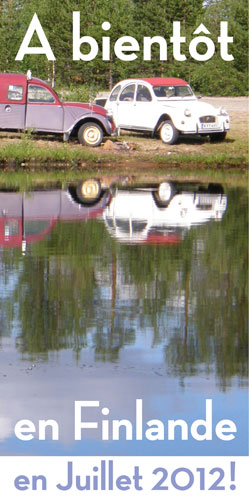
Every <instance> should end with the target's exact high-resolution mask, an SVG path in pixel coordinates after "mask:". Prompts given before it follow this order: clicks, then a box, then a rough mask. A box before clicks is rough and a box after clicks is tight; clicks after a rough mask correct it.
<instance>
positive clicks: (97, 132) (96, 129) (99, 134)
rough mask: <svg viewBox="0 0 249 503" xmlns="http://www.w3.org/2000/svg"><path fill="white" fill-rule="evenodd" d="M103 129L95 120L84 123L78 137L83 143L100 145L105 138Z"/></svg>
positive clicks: (93, 145) (89, 145)
mask: <svg viewBox="0 0 249 503" xmlns="http://www.w3.org/2000/svg"><path fill="white" fill-rule="evenodd" d="M103 134H104V133H103V129H102V128H101V126H99V125H98V124H96V123H95V122H87V123H86V124H82V126H81V127H80V129H79V131H78V139H79V142H80V143H81V145H87V146H88V147H98V146H99V145H100V144H101V142H102V139H103Z"/></svg>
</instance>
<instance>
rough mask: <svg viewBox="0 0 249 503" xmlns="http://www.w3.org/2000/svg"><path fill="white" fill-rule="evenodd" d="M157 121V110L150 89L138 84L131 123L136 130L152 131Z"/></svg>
mask: <svg viewBox="0 0 249 503" xmlns="http://www.w3.org/2000/svg"><path fill="white" fill-rule="evenodd" d="M157 120H158V110H157V106H156V103H155V101H153V97H152V94H151V91H150V89H149V88H148V87H147V86H146V85H144V84H138V85H137V89H136V96H135V102H134V114H133V121H134V122H135V123H136V127H137V128H138V129H143V130H148V131H152V130H154V128H155V126H156V123H157Z"/></svg>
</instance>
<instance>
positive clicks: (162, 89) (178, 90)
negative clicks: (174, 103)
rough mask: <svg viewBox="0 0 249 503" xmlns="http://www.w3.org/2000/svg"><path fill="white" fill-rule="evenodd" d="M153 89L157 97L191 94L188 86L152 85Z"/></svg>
mask: <svg viewBox="0 0 249 503" xmlns="http://www.w3.org/2000/svg"><path fill="white" fill-rule="evenodd" d="M153 91H154V93H155V95H156V96H157V97H158V98H171V97H172V96H181V97H184V96H193V92H192V90H191V88H190V87H189V86H154V87H153Z"/></svg>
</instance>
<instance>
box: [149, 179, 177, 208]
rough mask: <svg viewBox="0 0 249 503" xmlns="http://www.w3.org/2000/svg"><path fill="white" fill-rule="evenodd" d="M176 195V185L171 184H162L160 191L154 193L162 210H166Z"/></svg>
mask: <svg viewBox="0 0 249 503" xmlns="http://www.w3.org/2000/svg"><path fill="white" fill-rule="evenodd" d="M174 194H175V189H174V185H173V184H172V183H169V182H162V183H160V185H159V187H158V190H157V191H156V192H154V199H155V201H156V203H157V205H158V206H159V207H160V208H166V206H167V205H168V203H169V202H170V200H171V199H172V197H173V195H174Z"/></svg>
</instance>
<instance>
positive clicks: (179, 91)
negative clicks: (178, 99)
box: [176, 86, 193, 97]
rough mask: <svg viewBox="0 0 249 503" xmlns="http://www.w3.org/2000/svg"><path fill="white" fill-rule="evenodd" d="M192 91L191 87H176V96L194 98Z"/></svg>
mask: <svg viewBox="0 0 249 503" xmlns="http://www.w3.org/2000/svg"><path fill="white" fill-rule="evenodd" d="M192 95H193V93H192V89H191V88H190V87H189V86H176V96H182V97H184V96H192Z"/></svg>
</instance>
